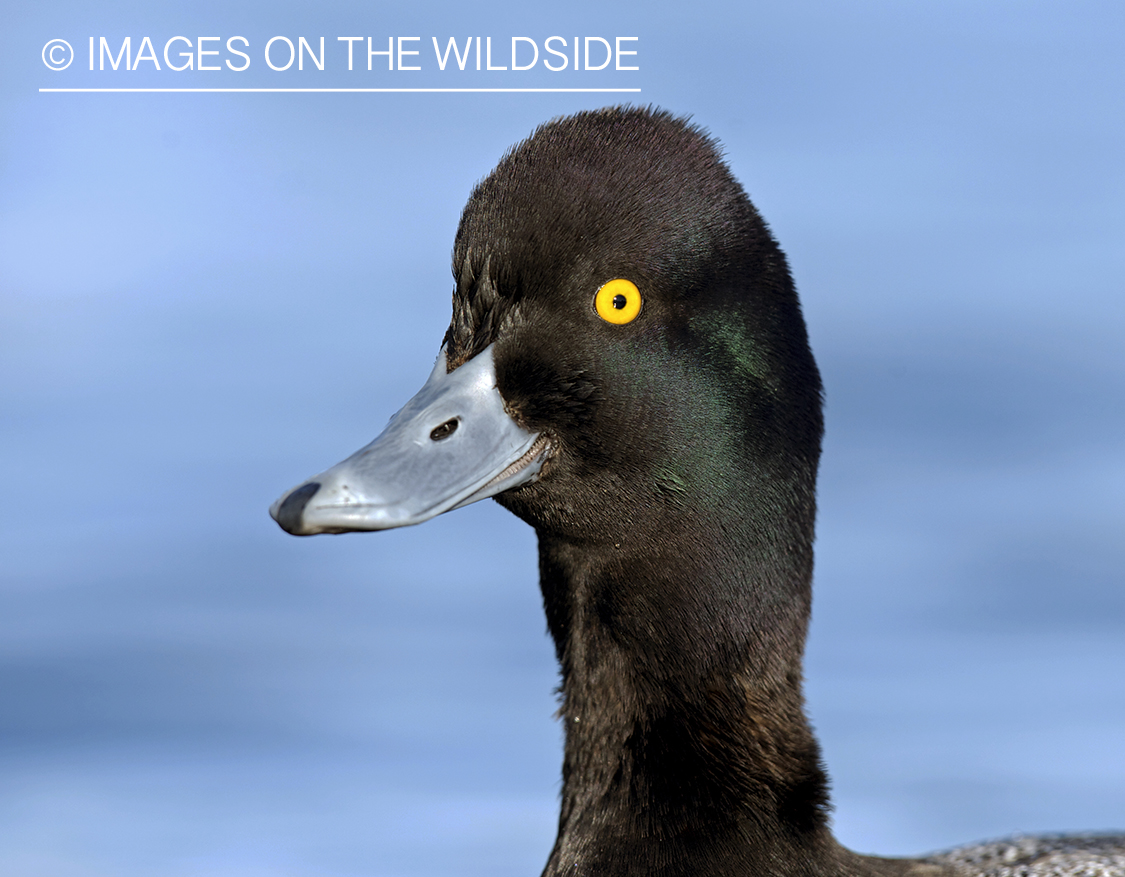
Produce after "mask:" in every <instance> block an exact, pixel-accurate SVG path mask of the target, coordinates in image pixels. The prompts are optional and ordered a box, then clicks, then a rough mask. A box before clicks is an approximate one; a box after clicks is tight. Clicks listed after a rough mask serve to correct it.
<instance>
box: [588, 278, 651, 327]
mask: <svg viewBox="0 0 1125 877" xmlns="http://www.w3.org/2000/svg"><path fill="white" fill-rule="evenodd" d="M594 310H596V311H597V312H598V316H599V317H601V318H602V319H603V320H605V321H606V322H607V323H614V324H616V325H618V326H621V325H624V324H625V323H631V322H633V320H634V319H636V317H637V314H639V313H640V312H641V292H640V290H639V289H637V287H636V285H635V284H633V283H631V282H630V281H628V280H622V279H621V278H618V279H617V280H611V281H609V283H607V284H606V285H605V286H603V287H602V288H601V289H599V290H598V294H597V295H596V296H594Z"/></svg>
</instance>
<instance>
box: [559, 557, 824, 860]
mask: <svg viewBox="0 0 1125 877" xmlns="http://www.w3.org/2000/svg"><path fill="white" fill-rule="evenodd" d="M619 553H620V552H619V551H617V550H615V549H614V547H613V546H607V547H606V548H605V549H604V550H598V549H591V547H590V546H588V545H586V546H582V547H581V549H579V548H578V547H577V546H572V545H568V544H567V543H564V542H559V541H553V540H551V539H549V538H544V537H543V536H542V535H541V537H540V568H541V576H542V585H543V593H544V603H545V607H546V610H547V615H548V624H549V626H550V629H551V633H552V635H553V636H554V638H555V642H556V646H557V649H558V655H559V660H560V664H561V666H562V675H563V685H562V694H563V705H562V709H561V716H562V720H563V722H564V723H565V733H566V750H565V758H564V764H563V792H562V813H561V816H560V823H559V837H558V841H557V843H556V846H555V849H554V851H553V853H552V857H551V861H550V863H549V865H548V868H547V871H546V872H545V873H546V874H548V875H551V874H560V875H561V874H568V875H575V874H597V875H618V874H646V875H653V874H695V873H700V874H703V873H708V869H712V870H711V873H713V874H725V873H743V869H746V868H750V869H753V870H748V871H745V873H760V874H769V873H788V872H786V871H784V870H778V869H776V868H774V867H772V866H771V865H770V862H774V863H775V864H776V863H779V862H782V861H786V862H789V861H792V859H793V857H798V858H805V859H806V860H811V859H817V858H819V857H822V856H824V855H828V854H829V850H830V849H831V848H832V847H833V846H834V842H833V841H832V839H831V835H830V834H829V832H828V830H827V828H826V811H827V782H826V779H825V776H824V773H823V770H822V769H821V765H820V758H819V751H818V748H817V745H816V741H815V739H814V738H813V735H812V732H811V731H810V729H809V726H808V724H807V722H806V720H805V717H804V713H803V708H802V700H801V688H800V685H801V681H800V680H801V676H800V659H801V648H802V645H803V640H804V625H805V617H806V616H805V612H804V611H803V609H802V608H801V607H802V605H803V603H804V601H802V600H801V599H799V598H798V599H790V600H788V601H784V600H778V599H776V596H777V595H776V594H771V590H772V589H775V588H777V587H789V586H791V584H792V583H782V582H772V583H771V582H766V583H765V584H762V583H746V582H738V581H733V582H732V581H730V580H728V579H729V576H731V575H735V574H736V573H735V572H734V571H731V570H726V571H725V572H723V571H720V570H716V569H711V570H710V571H708V572H709V574H708V573H705V572H697V574H696V575H693V576H692V577H691V580H690V581H682V580H679V579H678V578H677V576H676V574H675V571H674V569H673V568H672V567H671V566H670V565H669V564H668V563H667V562H662V561H661V559H660V558H659V557H655V558H652V557H650V558H645V557H638V556H634V557H630V558H625V557H618V556H617V554H619ZM794 605H796V609H794ZM731 868H734V869H736V870H734V871H731V870H730V869H731Z"/></svg>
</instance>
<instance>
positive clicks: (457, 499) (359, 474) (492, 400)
mask: <svg viewBox="0 0 1125 877" xmlns="http://www.w3.org/2000/svg"><path fill="white" fill-rule="evenodd" d="M547 449H548V442H547V439H546V437H545V436H542V435H540V434H539V433H533V432H528V431H527V430H526V429H524V428H523V427H522V426H520V425H519V424H518V423H516V421H515V420H513V419H512V417H511V415H509V414H508V412H507V411H506V410H505V406H504V399H503V398H502V397H501V395H500V391H499V390H498V389H497V387H496V369H495V365H494V363H493V359H492V347H491V346H489V347H488V348H486V349H485V350H484V351H482V352H481V353H479V354H477V355H476V356H475V357H473V359H471V360H469V361H468V362H466V363H465V364H463V365H461V366H460V367H458V368H456V369H454V370H453V371H451V372H449V371H447V370H446V359H445V350H444V348H443V349H442V352H441V354H440V355H439V356H438V360H437V363H435V365H434V370H433V373H432V374H431V375H430V377H429V380H427V381H426V383H425V386H423V387H422V389H421V390H420V391H419V392H418V394H417V395H416V396H414V398H413V399H411V400H410V401H409V402H407V403H406V405H405V407H404V408H403V409H402V410H401V411H399V412H398V414H396V415H395V416H394V417H392V418H391V422H390V423H389V424H388V425H387V428H386V429H385V430H384V431H383V432H382V434H381V435H380V436H379V437H378V438H377V439H375V441H373V442H372V443H371V444H369V445H367V447H365V448H361V449H360V450H359V451H357V452H356V453H354V454H352V455H351V456H350V457H348V458H347V459H346V460H344V461H343V462H342V463H338V464H337V465H335V466H333V467H332V468H331V469H327V470H325V471H324V472H321V473H320V474H319V475H316V476H314V477H312V478H310V479H309V480H308V481H306V482H304V483H303V484H299V485H298V486H297V487H294V488H293V489H292V490H290V491H289V492H288V493H286V494H284V495H283V496H282V497H281V498H280V499H278V501H277V502H275V503H274V504H273V505H272V506H271V507H270V515H271V516H272V517H273V519H274V520H275V521H277V523H278V524H280V525H281V527H282V529H283V530H285V531H286V532H288V533H292V534H293V535H294V536H312V535H315V534H317V533H348V532H351V531H354V530H387V529H390V528H392V527H406V526H409V525H411V524H420V523H422V522H423V521H428V520H429V519H430V518H432V517H434V516H436V515H440V514H441V513H442V512H447V511H449V510H451V509H455V508H460V507H461V506H463V505H468V504H469V503H471V502H476V501H477V500H478V499H485V498H486V497H490V496H495V495H496V494H498V493H502V492H503V491H505V490H510V489H512V488H513V487H518V486H520V485H521V484H527V483H529V482H531V481H533V480H535V478H536V477H537V476H538V474H539V469H540V467H541V466H542V464H543V459H544V457H545V456H546V453H547Z"/></svg>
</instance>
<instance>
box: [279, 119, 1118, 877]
mask: <svg viewBox="0 0 1125 877" xmlns="http://www.w3.org/2000/svg"><path fill="white" fill-rule="evenodd" d="M452 268H453V281H454V289H453V308H452V319H451V321H450V324H449V327H448V329H447V330H446V332H445V335H444V338H443V339H442V342H441V345H440V352H439V354H438V357H437V361H436V363H435V365H434V368H433V372H432V373H431V375H430V377H429V379H428V380H427V381H426V383H425V384H424V386H423V387H422V389H421V390H420V391H419V392H418V394H417V395H416V396H414V397H413V398H412V399H411V400H410V401H409V402H407V404H406V405H405V407H404V408H403V409H402V410H401V411H399V412H398V414H396V415H395V416H394V417H393V418H392V419H391V421H390V423H389V424H388V426H387V428H386V429H385V431H384V432H382V433H381V434H380V435H379V436H378V437H377V438H376V439H375V440H374V441H373V442H372V443H371V444H369V445H367V446H366V447H364V448H362V449H360V450H359V451H358V452H356V453H355V454H353V455H352V456H351V457H348V458H347V459H346V460H344V461H343V462H341V463H339V464H337V465H335V466H333V467H331V468H329V469H327V470H326V471H324V472H322V473H320V474H319V475H316V476H314V477H313V478H310V479H308V480H307V481H305V482H303V483H301V484H299V485H298V486H296V487H294V488H293V489H292V490H290V491H288V492H286V493H285V494H283V495H282V496H281V497H280V498H279V499H278V500H277V502H275V503H274V504H273V506H272V507H271V509H270V512H271V515H272V516H273V518H274V519H275V520H276V521H277V523H278V524H279V525H280V526H281V527H282V528H283V529H284V530H285V531H287V532H288V533H291V534H293V535H297V536H308V535H314V534H319V533H344V532H355V531H367V530H383V529H389V528H394V527H403V526H408V525H414V524H420V523H422V522H424V521H426V520H428V519H430V518H432V517H434V516H436V515H439V514H442V513H444V512H446V511H450V510H453V509H456V508H460V507H461V506H464V505H468V504H470V503H473V502H476V501H478V500H482V499H485V498H489V497H491V498H493V499H494V500H495V501H497V502H498V503H499V504H500V505H502V506H503V507H504V508H506V509H508V510H509V511H511V512H513V513H514V514H515V515H517V516H518V517H519V518H521V519H522V520H523V521H525V522H527V523H528V524H530V525H531V526H532V527H533V528H534V529H535V532H536V535H537V538H538V557H539V575H540V587H541V591H542V597H543V606H544V610H545V614H546V620H547V627H548V630H549V632H550V635H551V637H552V639H553V641H554V645H555V650H556V655H557V658H558V664H559V668H560V676H561V685H560V689H559V691H560V702H561V706H560V709H559V717H560V720H561V722H562V724H563V727H564V741H565V742H564V753H563V764H562V790H561V806H560V815H559V822H558V835H557V839H556V841H555V844H554V847H553V849H552V851H551V852H550V855H549V858H548V861H547V864H546V867H545V870H544V871H543V874H544V877H556V875H557V877H561V875H568V877H580V875H591V877H593V875H597V877H625V875H646V877H657V875H658V877H672V875H676V877H684V875H706V877H736V875H737V877H750V875H753V877H843V875H851V877H940V875H966V874H981V875H983V874H995V875H1008V874H1012V875H1015V874H1017V873H1018V874H1021V875H1025V877H1031V875H1040V874H1042V875H1046V874H1051V875H1062V874H1075V875H1077V874H1079V873H1087V872H1086V871H1083V870H1081V869H1082V868H1086V867H1088V866H1089V865H1090V863H1091V862H1094V863H1097V864H1098V867H1102V868H1103V870H1102V871H1097V872H1095V871H1090V872H1089V873H1099V874H1122V875H1125V836H1101V837H1085V836H1082V837H1065V836H1061V837H1046V838H1037V839H1027V838H1019V839H1016V840H1008V841H1000V842H994V843H991V844H985V845H977V846H973V847H966V848H963V849H961V850H959V851H952V852H947V853H945V854H939V855H933V856H928V857H924V858H916V859H905V858H883V857H878V856H869V855H860V854H858V853H855V852H852V851H850V850H848V849H846V848H845V847H844V846H842V845H841V844H840V843H838V842H837V841H836V839H835V838H834V836H833V834H832V831H831V826H830V820H829V810H830V805H829V793H828V788H829V787H828V778H827V774H826V770H825V767H824V764H823V762H822V759H821V753H820V749H819V746H818V744H817V741H816V738H815V736H814V734H813V731H812V728H811V726H810V723H809V721H808V718H807V717H806V714H805V707H804V697H803V694H802V680H803V672H802V658H803V653H804V647H805V637H806V632H807V628H808V622H809V612H810V606H811V600H812V591H811V581H812V570H813V534H814V526H815V517H816V477H817V468H818V464H819V457H820V449H821V438H822V435H823V431H824V421H823V415H822V396H823V393H822V384H821V379H820V375H819V372H818V370H817V365H816V361H815V359H814V357H813V354H812V351H811V348H810V345H809V338H808V333H807V331H806V326H805V321H804V318H803V316H802V312H801V306H800V302H799V300H798V296H797V292H796V289H795V286H794V283H793V279H792V276H791V273H790V270H789V266H788V263H787V260H786V257H785V255H784V253H783V252H782V250H781V248H780V247H779V245H778V243H777V242H776V240H775V239H774V237H773V235H772V233H771V231H770V229H769V228H768V226H767V225H766V223H765V221H764V220H763V218H762V216H761V215H760V214H759V213H758V211H757V210H756V209H755V207H754V206H753V205H752V203H751V202H750V200H749V198H748V197H747V195H746V193H745V191H744V190H743V187H742V186H741V184H740V183H739V182H738V180H737V179H736V178H735V177H734V175H733V173H732V172H731V170H730V168H729V167H728V165H727V163H726V162H725V161H724V159H723V158H722V156H721V154H720V151H719V146H718V144H717V143H716V141H715V140H713V139H712V138H711V137H710V136H709V135H708V134H707V133H706V132H705V131H704V130H703V129H701V128H700V127H698V126H696V125H694V124H693V123H692V122H691V121H690V120H689V119H685V118H681V117H678V116H675V115H673V114H671V113H669V112H667V111H664V110H660V109H656V108H652V107H629V106H622V107H610V108H606V109H601V110H592V111H585V112H580V113H577V114H576V115H571V116H568V117H564V118H558V119H555V120H552V121H550V122H548V123H546V124H544V125H542V126H540V127H539V128H538V129H537V130H536V131H535V132H534V133H533V134H532V135H531V136H530V137H528V138H527V139H526V140H524V141H523V142H521V143H519V144H517V145H516V146H515V147H513V148H512V149H511V150H509V151H508V152H507V153H506V154H505V155H504V156H503V157H502V158H501V160H500V162H499V164H498V165H497V166H496V168H495V170H493V171H492V172H491V173H490V174H489V175H488V176H487V177H485V178H484V179H483V180H481V181H480V182H478V183H477V184H476V186H475V188H474V189H473V190H472V193H471V195H470V197H469V199H468V203H467V204H466V206H465V208H464V211H463V213H462V216H461V221H460V225H459V227H458V230H457V233H456V237H455V240H454V247H453V260H452ZM1013 851H1014V852H1013ZM1020 868H1022V869H1023V870H1019V869H1020ZM1106 868H1108V869H1109V870H1105V869H1106ZM1052 869H1053V870H1052ZM1115 869H1116V870H1115Z"/></svg>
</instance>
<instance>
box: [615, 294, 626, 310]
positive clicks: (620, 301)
mask: <svg viewBox="0 0 1125 877" xmlns="http://www.w3.org/2000/svg"><path fill="white" fill-rule="evenodd" d="M626 304H628V301H627V300H626V298H625V296H623V295H615V296H614V297H613V306H614V307H615V308H616V309H617V310H619V311H620V310H623V309H624V307H625V305H626Z"/></svg>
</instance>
